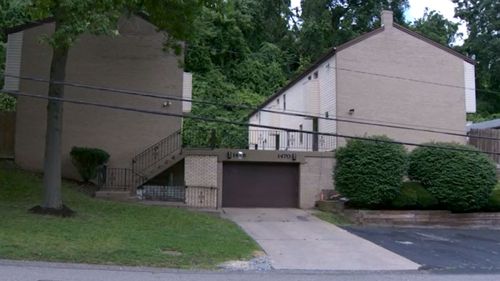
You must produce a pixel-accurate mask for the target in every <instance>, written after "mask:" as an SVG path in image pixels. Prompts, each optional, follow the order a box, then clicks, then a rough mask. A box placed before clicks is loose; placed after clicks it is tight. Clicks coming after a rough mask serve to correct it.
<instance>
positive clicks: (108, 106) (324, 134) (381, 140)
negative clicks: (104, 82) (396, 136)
mask: <svg viewBox="0 0 500 281" xmlns="http://www.w3.org/2000/svg"><path fill="white" fill-rule="evenodd" d="M5 92H6V93H8V94H11V95H17V96H25V97H30V98H36V99H44V100H49V101H58V102H65V103H72V104H78V105H87V106H95V107H102V108H108V109H114V110H123V111H130V112H137V113H144V114H153V115H160V116H167V117H175V118H187V119H193V120H199V121H203V122H211V123H221V124H227V125H234V126H240V127H258V128H263V129H270V130H288V131H290V132H298V133H305V134H312V135H322V136H331V137H339V138H345V139H354V140H364V141H372V142H383V143H392V144H400V145H407V146H415V147H428V148H435V149H443V150H452V151H463V152H470V153H483V154H490V155H500V153H497V152H490V151H476V150H471V149H462V148H454V147H441V146H437V145H432V144H417V143H411V142H400V141H393V140H383V139H377V140H375V139H371V138H368V137H358V136H350V135H343V134H336V133H325V132H314V131H303V130H298V129H288V128H282V127H276V126H268V125H257V124H249V123H244V122H234V121H227V120H221V119H217V118H208V117H203V116H196V115H186V114H179V113H168V112H159V111H154V110H145V109H137V108H133V107H125V106H116V105H107V104H101V103H93V102H86V101H80V100H74V99H66V98H58V97H48V96H41V95H34V94H28V93H23V92H19V91H5Z"/></svg>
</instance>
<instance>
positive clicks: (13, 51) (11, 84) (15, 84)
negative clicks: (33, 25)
mask: <svg viewBox="0 0 500 281" xmlns="http://www.w3.org/2000/svg"><path fill="white" fill-rule="evenodd" d="M22 48H23V32H17V33H13V34H9V36H8V41H7V53H6V56H5V74H6V75H14V76H19V75H20V74H21V55H22ZM4 89H5V90H9V91H17V90H19V78H16V77H9V76H5V83H4Z"/></svg>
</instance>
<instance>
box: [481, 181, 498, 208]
mask: <svg viewBox="0 0 500 281" xmlns="http://www.w3.org/2000/svg"><path fill="white" fill-rule="evenodd" d="M483 210H484V211H488V212H500V184H498V183H497V185H496V187H495V189H493V191H492V192H491V195H490V198H488V204H487V205H486V207H485V208H484V209H483Z"/></svg>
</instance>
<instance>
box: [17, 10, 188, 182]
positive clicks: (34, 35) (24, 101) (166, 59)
mask: <svg viewBox="0 0 500 281" xmlns="http://www.w3.org/2000/svg"><path fill="white" fill-rule="evenodd" d="M52 30H53V25H51V24H46V25H43V26H40V27H36V28H32V29H28V30H26V31H25V32H24V34H25V35H24V44H23V60H22V68H21V69H22V70H21V72H22V75H25V76H34V77H41V78H45V79H48V78H49V67H50V60H51V56H52V51H51V48H49V47H48V46H47V45H46V44H44V43H41V40H40V38H41V35H42V34H50V33H51V32H52ZM119 31H120V35H119V36H116V37H102V36H101V37H96V36H90V35H86V36H82V37H81V38H80V40H79V41H78V42H77V43H76V44H75V45H74V46H73V47H72V49H71V51H70V54H69V58H68V64H67V81H71V82H79V83H84V84H90V85H94V86H103V87H112V88H120V89H129V90H138V91H150V92H157V93H163V94H165V95H175V96H179V97H180V96H182V74H183V72H182V69H180V68H179V64H178V62H179V59H180V58H179V57H176V56H174V55H169V54H166V53H165V52H163V51H162V48H163V39H164V36H163V35H162V34H160V33H157V32H156V30H155V27H154V26H152V25H151V24H149V23H147V22H146V21H144V20H142V19H140V18H138V17H132V18H130V19H123V20H121V21H120V29H119ZM21 90H22V91H24V92H28V93H33V94H38V95H46V94H47V90H48V87H47V84H45V83H39V82H28V81H23V82H22V83H21ZM65 91H66V97H67V98H69V99H78V100H84V101H91V102H96V103H103V104H110V105H119V106H128V107H135V108H140V109H148V110H156V111H163V112H170V113H181V107H182V106H181V102H178V101H172V104H171V105H170V106H167V107H164V106H163V103H164V102H165V100H158V99H150V98H139V97H133V96H127V95H122V94H113V93H110V92H105V91H91V90H86V89H80V88H72V87H66V89H65ZM166 100H167V99H166ZM45 119H46V101H40V100H34V99H31V98H19V101H18V112H17V127H16V162H17V163H18V164H19V165H21V166H22V167H24V168H27V169H32V170H41V169H42V163H43V153H44V142H45V128H46V124H45V122H46V120H45ZM63 122H64V126H63V147H62V153H63V175H64V176H65V177H72V178H75V177H77V175H76V173H75V170H74V168H73V166H72V164H71V161H70V157H69V151H70V150H71V148H72V147H73V146H86V147H98V148H102V149H104V150H106V151H108V152H109V153H110V154H111V158H110V163H109V164H110V166H114V167H125V168H126V167H129V166H130V165H131V160H132V158H133V157H134V155H136V154H137V153H139V152H141V151H142V150H144V149H145V148H146V147H147V146H149V145H151V144H153V143H156V142H157V141H159V140H160V139H162V138H164V137H166V136H168V135H169V134H171V133H172V132H174V131H177V130H179V129H180V124H181V122H180V119H175V118H170V117H161V116H155V115H148V114H141V113H134V112H126V111H117V110H110V109H102V108H96V107H91V106H82V105H72V104H65V105H64V121H63Z"/></svg>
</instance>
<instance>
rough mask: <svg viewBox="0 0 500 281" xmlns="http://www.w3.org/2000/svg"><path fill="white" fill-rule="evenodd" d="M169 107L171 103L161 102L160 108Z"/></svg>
mask: <svg viewBox="0 0 500 281" xmlns="http://www.w3.org/2000/svg"><path fill="white" fill-rule="evenodd" d="M171 105H172V102H171V101H165V102H163V104H162V107H169V106H171Z"/></svg>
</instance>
